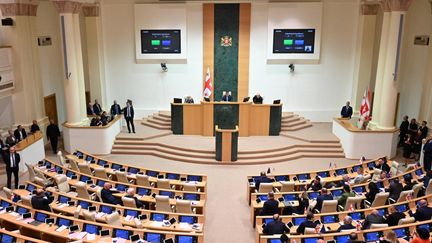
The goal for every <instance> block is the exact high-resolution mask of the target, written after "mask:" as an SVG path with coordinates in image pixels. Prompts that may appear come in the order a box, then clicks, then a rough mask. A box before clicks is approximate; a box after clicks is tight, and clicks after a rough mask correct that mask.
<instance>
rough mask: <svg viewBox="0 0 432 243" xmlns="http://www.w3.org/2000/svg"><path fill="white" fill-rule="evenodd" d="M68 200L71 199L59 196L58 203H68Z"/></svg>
mask: <svg viewBox="0 0 432 243" xmlns="http://www.w3.org/2000/svg"><path fill="white" fill-rule="evenodd" d="M70 200H71V199H70V198H69V197H65V196H62V195H60V196H59V198H58V201H59V203H64V204H66V203H68V202H69V201H70Z"/></svg>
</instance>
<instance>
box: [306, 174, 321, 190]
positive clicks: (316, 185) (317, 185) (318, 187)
mask: <svg viewBox="0 0 432 243" xmlns="http://www.w3.org/2000/svg"><path fill="white" fill-rule="evenodd" d="M321 188H322V185H321V178H320V177H319V176H316V177H315V179H314V180H313V181H312V182H311V184H310V185H309V187H308V190H312V191H314V192H317V191H319V190H321Z"/></svg>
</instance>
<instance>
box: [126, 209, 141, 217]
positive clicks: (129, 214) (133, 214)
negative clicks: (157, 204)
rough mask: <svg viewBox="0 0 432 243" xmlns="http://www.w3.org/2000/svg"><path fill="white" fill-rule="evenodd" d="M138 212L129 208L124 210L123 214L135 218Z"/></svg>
mask: <svg viewBox="0 0 432 243" xmlns="http://www.w3.org/2000/svg"><path fill="white" fill-rule="evenodd" d="M138 214H139V212H138V211H136V210H130V209H126V210H125V212H124V215H125V216H132V217H134V218H136V217H137V216H138Z"/></svg>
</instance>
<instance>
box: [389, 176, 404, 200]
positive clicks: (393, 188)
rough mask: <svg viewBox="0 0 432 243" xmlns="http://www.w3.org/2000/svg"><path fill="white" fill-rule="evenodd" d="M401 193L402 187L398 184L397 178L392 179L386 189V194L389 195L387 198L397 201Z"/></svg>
mask: <svg viewBox="0 0 432 243" xmlns="http://www.w3.org/2000/svg"><path fill="white" fill-rule="evenodd" d="M402 191H403V186H402V184H401V183H400V182H399V179H398V178H395V179H393V181H392V182H391V183H390V186H389V188H388V189H386V192H389V193H390V196H389V198H391V199H393V200H395V201H397V200H398V199H399V196H400V194H401V192H402Z"/></svg>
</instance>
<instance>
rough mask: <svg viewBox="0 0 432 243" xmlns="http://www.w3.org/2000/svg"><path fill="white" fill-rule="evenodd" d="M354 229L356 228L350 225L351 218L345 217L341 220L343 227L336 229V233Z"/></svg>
mask: <svg viewBox="0 0 432 243" xmlns="http://www.w3.org/2000/svg"><path fill="white" fill-rule="evenodd" d="M355 228H356V227H355V226H354V225H352V218H351V217H350V216H345V218H344V220H343V225H341V226H340V227H339V228H338V229H337V232H341V231H342V230H352V229H355Z"/></svg>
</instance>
